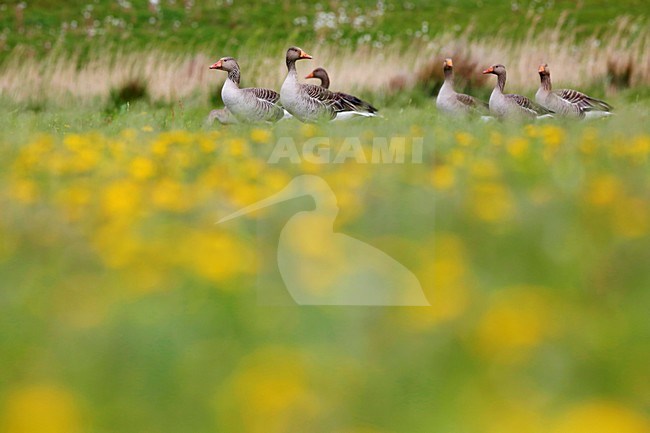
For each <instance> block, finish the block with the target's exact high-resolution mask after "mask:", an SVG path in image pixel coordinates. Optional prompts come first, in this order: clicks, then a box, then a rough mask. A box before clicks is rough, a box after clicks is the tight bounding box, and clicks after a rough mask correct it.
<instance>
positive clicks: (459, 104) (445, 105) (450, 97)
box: [436, 59, 488, 115]
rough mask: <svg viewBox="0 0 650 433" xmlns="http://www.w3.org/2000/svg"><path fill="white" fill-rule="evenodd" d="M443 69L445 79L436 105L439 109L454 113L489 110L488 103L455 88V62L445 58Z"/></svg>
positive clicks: (463, 113) (464, 113) (465, 113)
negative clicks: (458, 91)
mask: <svg viewBox="0 0 650 433" xmlns="http://www.w3.org/2000/svg"><path fill="white" fill-rule="evenodd" d="M442 70H443V73H444V75H445V81H444V83H443V84H442V87H441V88H440V91H439V92H438V97H437V98H436V107H437V108H438V110H440V111H441V112H443V113H446V114H452V115H467V114H470V113H472V112H487V110H488V104H487V103H485V102H483V101H481V100H479V99H476V98H474V97H473V96H470V95H465V94H463V93H457V92H456V91H455V90H454V64H453V62H452V60H451V59H445V61H444V63H443V68H442Z"/></svg>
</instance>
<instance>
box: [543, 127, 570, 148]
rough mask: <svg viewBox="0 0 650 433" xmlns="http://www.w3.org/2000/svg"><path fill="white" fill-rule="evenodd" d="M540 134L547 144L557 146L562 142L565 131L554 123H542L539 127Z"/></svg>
mask: <svg viewBox="0 0 650 433" xmlns="http://www.w3.org/2000/svg"><path fill="white" fill-rule="evenodd" d="M540 135H541V137H542V141H543V142H544V144H546V145H547V146H553V147H557V146H559V145H560V144H562V143H563V142H564V137H565V135H566V132H565V131H564V129H562V128H560V127H559V126H555V125H544V126H542V127H541V131H540Z"/></svg>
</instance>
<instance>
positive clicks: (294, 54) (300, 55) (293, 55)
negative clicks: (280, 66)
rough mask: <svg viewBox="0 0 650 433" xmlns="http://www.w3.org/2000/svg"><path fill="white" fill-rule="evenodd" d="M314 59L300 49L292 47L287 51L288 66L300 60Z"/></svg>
mask: <svg viewBox="0 0 650 433" xmlns="http://www.w3.org/2000/svg"><path fill="white" fill-rule="evenodd" d="M311 58H312V57H311V56H310V55H309V54H307V53H306V52H304V51H303V50H301V49H300V48H298V47H291V48H289V49H288V50H287V65H289V64H292V63H296V61H298V60H302V59H311Z"/></svg>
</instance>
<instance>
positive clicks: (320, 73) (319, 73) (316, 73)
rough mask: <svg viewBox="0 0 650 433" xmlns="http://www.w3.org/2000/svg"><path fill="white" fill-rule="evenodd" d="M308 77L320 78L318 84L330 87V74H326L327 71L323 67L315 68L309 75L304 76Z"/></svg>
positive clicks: (326, 87)
mask: <svg viewBox="0 0 650 433" xmlns="http://www.w3.org/2000/svg"><path fill="white" fill-rule="evenodd" d="M305 78H306V79H309V78H318V79H319V80H320V86H321V87H323V88H325V89H329V88H330V76H329V75H327V71H326V70H325V69H323V68H316V69H314V70H313V71H311V73H310V74H309V75H307V76H306V77H305Z"/></svg>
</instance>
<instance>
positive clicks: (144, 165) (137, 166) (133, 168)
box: [130, 156, 156, 180]
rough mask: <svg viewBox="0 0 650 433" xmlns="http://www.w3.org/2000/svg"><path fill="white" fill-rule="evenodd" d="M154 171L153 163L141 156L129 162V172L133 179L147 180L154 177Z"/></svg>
mask: <svg viewBox="0 0 650 433" xmlns="http://www.w3.org/2000/svg"><path fill="white" fill-rule="evenodd" d="M155 170H156V167H155V165H154V163H153V161H151V160H150V159H148V158H145V157H143V156H138V157H136V158H134V159H133V161H131V165H130V172H131V176H132V177H133V178H134V179H137V180H145V179H149V178H150V177H152V176H153V175H154V172H155Z"/></svg>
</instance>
